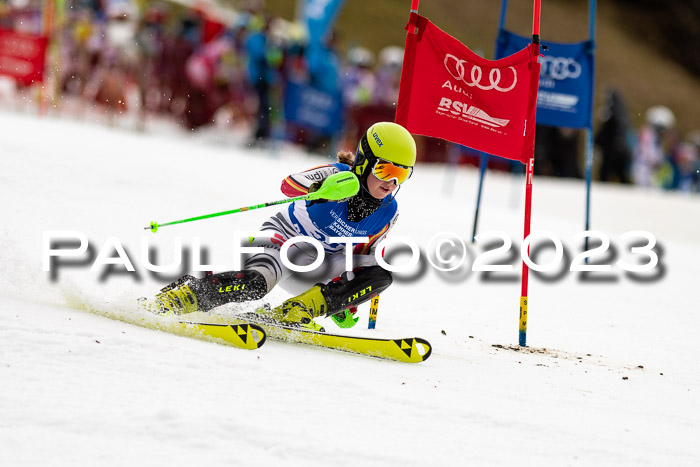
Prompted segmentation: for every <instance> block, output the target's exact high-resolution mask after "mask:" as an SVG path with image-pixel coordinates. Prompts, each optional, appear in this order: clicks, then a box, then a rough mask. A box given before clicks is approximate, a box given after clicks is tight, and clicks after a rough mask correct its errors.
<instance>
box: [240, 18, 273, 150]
mask: <svg viewBox="0 0 700 467" xmlns="http://www.w3.org/2000/svg"><path fill="white" fill-rule="evenodd" d="M248 28H249V34H248V38H247V40H246V53H247V54H248V79H249V80H250V83H251V85H252V86H253V89H255V94H256V96H257V98H258V110H257V128H256V130H255V135H254V138H255V142H261V141H265V140H267V139H268V138H269V137H270V110H271V109H270V85H271V84H272V83H274V81H275V76H274V70H273V69H272V67H271V66H270V64H269V63H268V33H269V29H270V18H269V17H267V16H262V15H258V16H254V17H253V18H252V19H251V20H250V23H249V24H248Z"/></svg>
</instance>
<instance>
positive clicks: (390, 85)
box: [373, 46, 403, 107]
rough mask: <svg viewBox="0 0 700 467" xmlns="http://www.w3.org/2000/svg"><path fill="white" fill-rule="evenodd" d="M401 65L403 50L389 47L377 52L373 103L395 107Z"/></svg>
mask: <svg viewBox="0 0 700 467" xmlns="http://www.w3.org/2000/svg"><path fill="white" fill-rule="evenodd" d="M402 65H403V48H402V47H397V46H389V47H385V48H383V49H382V50H381V51H380V52H379V65H378V66H377V84H376V87H375V90H374V99H373V100H374V102H375V103H377V104H379V105H387V106H391V107H395V106H396V102H397V101H398V100H399V84H400V83H401V66H402Z"/></svg>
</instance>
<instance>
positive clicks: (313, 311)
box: [266, 285, 328, 332]
mask: <svg viewBox="0 0 700 467" xmlns="http://www.w3.org/2000/svg"><path fill="white" fill-rule="evenodd" d="M327 307H328V305H326V299H325V298H324V296H323V292H322V289H321V286H320V285H315V286H313V287H311V288H310V289H309V290H307V291H306V292H304V293H302V294H301V295H297V296H296V297H293V298H290V299H289V300H286V301H285V302H284V303H283V304H282V305H280V306H278V307H276V308H273V309H272V310H270V311H269V312H268V313H266V314H267V315H268V316H270V317H271V318H273V319H275V320H277V321H280V322H282V323H289V324H298V325H299V326H301V327H303V328H306V329H310V330H312V331H318V332H324V331H325V329H324V328H323V326H321V325H320V324H318V323H317V322H316V321H314V318H316V317H318V316H325V314H326V308H327Z"/></svg>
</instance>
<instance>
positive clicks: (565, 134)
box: [535, 125, 581, 178]
mask: <svg viewBox="0 0 700 467" xmlns="http://www.w3.org/2000/svg"><path fill="white" fill-rule="evenodd" d="M535 132H536V133H535V174H536V175H546V176H550V177H567V178H581V171H580V170H579V166H578V151H579V141H578V135H579V131H578V130H575V129H572V128H561V127H551V126H545V125H537V128H536V130H535Z"/></svg>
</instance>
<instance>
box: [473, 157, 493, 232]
mask: <svg viewBox="0 0 700 467" xmlns="http://www.w3.org/2000/svg"><path fill="white" fill-rule="evenodd" d="M488 161H489V155H488V154H486V153H485V152H482V153H481V162H480V164H479V191H478V192H477V194H476V210H475V211H474V226H473V228H472V243H474V238H475V237H476V225H477V223H478V222H479V207H480V206H481V189H482V187H483V186H484V174H485V173H486V165H487V164H488Z"/></svg>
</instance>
